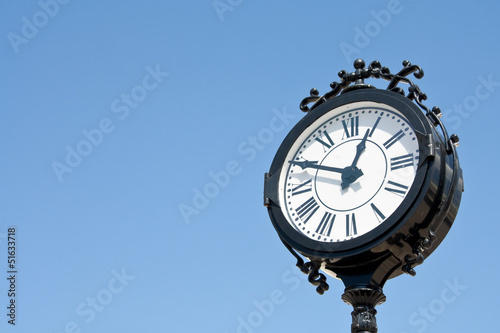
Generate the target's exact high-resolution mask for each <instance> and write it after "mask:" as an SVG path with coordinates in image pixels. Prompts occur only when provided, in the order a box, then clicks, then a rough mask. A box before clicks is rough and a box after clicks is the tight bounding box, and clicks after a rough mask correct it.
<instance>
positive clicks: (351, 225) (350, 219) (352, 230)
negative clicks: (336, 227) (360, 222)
mask: <svg viewBox="0 0 500 333" xmlns="http://www.w3.org/2000/svg"><path fill="white" fill-rule="evenodd" d="M357 233H358V231H357V230H356V217H355V216H354V213H352V214H351V215H346V216H345V236H346V237H348V236H354V235H356V234H357Z"/></svg>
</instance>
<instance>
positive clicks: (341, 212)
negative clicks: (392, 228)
mask: <svg viewBox="0 0 500 333" xmlns="http://www.w3.org/2000/svg"><path fill="white" fill-rule="evenodd" d="M418 149H419V145H418V141H417V138H416V135H415V132H414V129H413V128H412V126H411V125H410V124H409V123H408V120H407V119H406V118H405V117H404V116H403V115H402V114H401V113H400V112H399V111H397V110H396V109H395V108H393V107H391V106H389V105H386V104H383V103H376V102H356V103H352V104H348V105H343V106H341V107H338V108H336V109H334V110H331V111H330V112H327V113H326V114H324V115H323V116H321V117H320V118H318V119H317V120H316V121H315V122H314V123H313V124H311V125H310V126H309V127H308V128H307V129H306V130H305V131H304V132H302V133H301V134H300V135H299V137H298V138H297V140H296V141H295V143H294V144H293V145H292V147H291V149H290V150H289V152H288V154H287V157H286V159H285V165H284V166H283V168H282V171H281V175H280V181H279V193H280V203H281V204H280V206H281V210H282V213H283V215H284V216H285V217H286V219H287V221H288V222H289V223H290V224H291V225H292V226H293V227H294V228H295V229H296V230H297V231H299V232H300V233H302V234H303V235H305V236H307V237H309V238H311V239H313V240H316V241H320V242H342V241H346V240H349V239H352V238H355V237H358V236H361V235H363V234H366V233H367V232H369V231H371V230H373V229H375V228H377V227H378V226H379V225H381V224H383V223H384V221H385V220H387V218H388V217H389V216H391V214H392V213H393V212H394V211H395V210H396V209H397V208H398V207H399V206H400V205H401V203H402V202H403V199H404V198H405V196H406V194H407V193H408V191H409V189H410V187H411V185H412V184H413V181H414V179H415V174H416V171H417V166H418V156H419V150H418Z"/></svg>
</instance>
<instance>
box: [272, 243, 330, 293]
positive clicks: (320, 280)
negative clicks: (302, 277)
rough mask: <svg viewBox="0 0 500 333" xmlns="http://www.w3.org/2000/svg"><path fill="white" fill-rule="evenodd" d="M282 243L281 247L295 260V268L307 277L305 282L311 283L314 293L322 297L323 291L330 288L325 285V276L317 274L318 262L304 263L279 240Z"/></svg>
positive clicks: (291, 249) (319, 265)
mask: <svg viewBox="0 0 500 333" xmlns="http://www.w3.org/2000/svg"><path fill="white" fill-rule="evenodd" d="M281 241H282V242H283V245H285V247H286V248H287V249H288V251H290V253H291V254H292V255H293V256H294V257H295V259H297V263H296V266H297V267H298V268H299V269H300V271H301V272H302V273H304V274H307V275H309V276H308V278H307V280H308V281H309V283H311V284H312V285H313V286H315V287H316V292H317V293H318V294H320V295H323V294H324V293H325V291H327V290H328V289H330V286H329V285H328V283H326V276H325V275H324V274H322V273H320V272H319V269H320V267H321V264H320V263H319V262H315V261H309V262H304V259H302V257H301V256H300V255H299V254H298V253H297V252H295V250H294V249H293V248H292V247H291V246H290V245H288V244H287V243H286V242H284V241H283V240H281Z"/></svg>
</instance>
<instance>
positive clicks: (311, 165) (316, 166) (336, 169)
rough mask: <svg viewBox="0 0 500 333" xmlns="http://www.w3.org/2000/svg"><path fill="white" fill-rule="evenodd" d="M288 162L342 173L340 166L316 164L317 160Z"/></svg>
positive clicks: (303, 166)
mask: <svg viewBox="0 0 500 333" xmlns="http://www.w3.org/2000/svg"><path fill="white" fill-rule="evenodd" d="M288 163H290V164H295V165H298V166H299V167H301V168H302V169H305V168H312V169H318V170H325V171H333V172H338V173H342V172H343V170H344V169H342V168H335V167H329V166H326V165H318V161H288Z"/></svg>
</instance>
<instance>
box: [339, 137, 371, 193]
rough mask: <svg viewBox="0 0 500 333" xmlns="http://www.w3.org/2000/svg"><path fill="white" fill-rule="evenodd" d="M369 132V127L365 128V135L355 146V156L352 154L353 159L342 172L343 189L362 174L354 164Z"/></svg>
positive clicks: (356, 162) (364, 147)
mask: <svg viewBox="0 0 500 333" xmlns="http://www.w3.org/2000/svg"><path fill="white" fill-rule="evenodd" d="M369 133H370V129H367V130H366V133H365V136H364V137H363V139H362V140H361V142H360V143H358V145H357V146H356V156H354V160H353V161H352V164H351V166H350V167H347V168H345V169H344V170H343V172H342V184H340V185H341V186H342V189H343V190H345V189H346V188H348V187H349V185H351V184H352V183H354V182H355V181H356V180H357V179H358V178H359V177H361V176H363V171H361V170H360V169H359V168H358V167H357V166H356V164H358V160H359V157H360V156H361V154H362V153H363V152H364V151H365V149H366V140H367V139H368V134H369Z"/></svg>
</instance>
